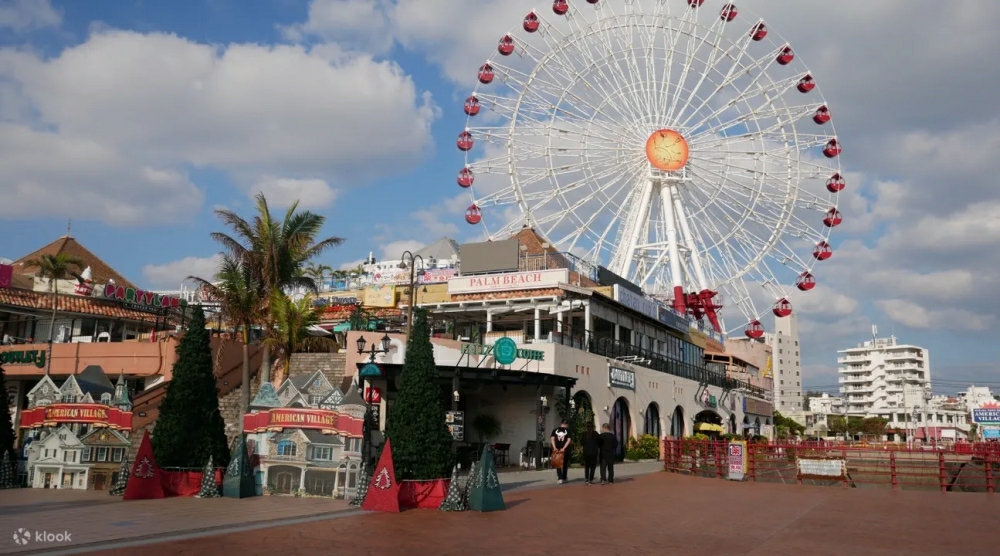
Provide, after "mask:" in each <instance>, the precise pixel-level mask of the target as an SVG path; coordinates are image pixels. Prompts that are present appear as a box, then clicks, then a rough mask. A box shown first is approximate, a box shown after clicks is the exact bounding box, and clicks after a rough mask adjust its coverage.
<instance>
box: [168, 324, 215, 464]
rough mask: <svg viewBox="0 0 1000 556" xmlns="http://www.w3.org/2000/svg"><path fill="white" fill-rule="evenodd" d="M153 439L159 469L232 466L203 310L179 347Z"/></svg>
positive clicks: (190, 325) (189, 326)
mask: <svg viewBox="0 0 1000 556" xmlns="http://www.w3.org/2000/svg"><path fill="white" fill-rule="evenodd" d="M173 375H174V376H173V378H172V379H171V381H170V383H168V384H167V394H166V396H164V398H163V402H162V403H161V404H160V416H159V418H157V420H156V426H155V428H154V434H153V453H154V454H155V455H156V463H157V464H159V465H160V466H161V467H190V468H197V469H201V468H202V466H204V465H205V462H206V461H207V460H208V458H209V457H211V458H212V460H213V461H215V462H217V464H218V465H219V466H220V467H222V466H226V465H229V447H228V446H227V442H226V424H225V422H224V421H223V419H222V414H221V413H219V393H218V390H217V388H216V384H215V374H214V373H213V371H212V346H211V344H210V342H209V337H208V330H206V329H205V313H204V311H202V309H201V307H200V306H195V307H194V314H193V315H192V317H191V323H190V324H189V325H188V329H187V332H185V333H184V337H183V338H181V341H180V344H179V345H178V346H177V362H176V363H175V364H174V372H173Z"/></svg>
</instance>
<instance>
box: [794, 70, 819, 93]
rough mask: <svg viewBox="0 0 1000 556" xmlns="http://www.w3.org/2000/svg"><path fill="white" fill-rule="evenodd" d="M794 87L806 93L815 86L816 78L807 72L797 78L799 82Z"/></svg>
mask: <svg viewBox="0 0 1000 556" xmlns="http://www.w3.org/2000/svg"><path fill="white" fill-rule="evenodd" d="M795 88H796V89H798V90H799V92H800V93H808V92H809V91H811V90H813V89H815V88H816V80H815V79H813V77H812V76H811V75H809V74H808V73H807V74H805V75H804V76H802V79H799V84H798V85H796V86H795Z"/></svg>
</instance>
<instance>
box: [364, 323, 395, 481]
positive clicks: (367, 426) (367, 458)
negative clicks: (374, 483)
mask: <svg viewBox="0 0 1000 556" xmlns="http://www.w3.org/2000/svg"><path fill="white" fill-rule="evenodd" d="M391 342H392V338H390V337H389V335H388V334H386V335H385V336H382V340H381V342H380V343H381V344H382V345H381V349H380V348H379V347H376V345H375V343H374V342H372V347H371V348H369V349H367V350H366V349H365V346H367V345H368V342H367V341H366V340H365V337H364V336H358V355H364V354H366V353H367V354H368V362H369V364H372V365H374V364H375V356H376V355H378V354H381V353H389V344H390V343H391ZM358 378H359V379H360V380H358V385H359V386H360V388H361V395H362V396H364V398H365V421H364V424H363V426H362V428H361V457H363V458H364V465H365V466H367V465H370V464H371V447H372V426H378V424H377V423H372V421H374V418H373V416H372V396H371V392H368V391H366V390H367V389H368V388H370V387H371V379H370V378H369V377H368V376H360V377H358ZM362 380H363V381H364V382H362Z"/></svg>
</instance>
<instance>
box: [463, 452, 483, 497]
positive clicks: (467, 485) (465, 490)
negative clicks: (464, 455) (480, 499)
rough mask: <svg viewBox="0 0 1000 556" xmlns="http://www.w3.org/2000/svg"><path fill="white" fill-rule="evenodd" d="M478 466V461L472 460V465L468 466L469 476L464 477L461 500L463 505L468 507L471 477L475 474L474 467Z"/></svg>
mask: <svg viewBox="0 0 1000 556" xmlns="http://www.w3.org/2000/svg"><path fill="white" fill-rule="evenodd" d="M478 468H479V462H477V461H474V462H472V465H470V466H469V476H468V477H466V478H465V485H464V486H463V487H462V501H463V502H464V503H465V507H466V508H468V507H469V495H470V494H472V478H473V477H475V476H476V469H478Z"/></svg>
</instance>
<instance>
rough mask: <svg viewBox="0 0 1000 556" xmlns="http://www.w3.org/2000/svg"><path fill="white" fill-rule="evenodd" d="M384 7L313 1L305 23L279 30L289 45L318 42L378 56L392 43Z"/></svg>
mask: <svg viewBox="0 0 1000 556" xmlns="http://www.w3.org/2000/svg"><path fill="white" fill-rule="evenodd" d="M384 4H385V3H384V2H383V1H381V0H376V1H372V0H314V1H313V2H312V3H311V4H309V16H308V19H307V20H306V22H305V23H302V24H298V25H290V26H280V27H279V29H280V30H281V32H282V34H283V35H284V36H285V38H286V39H289V40H292V41H303V40H306V39H308V38H318V39H322V40H324V41H330V42H337V43H340V44H343V45H346V46H348V47H353V48H356V49H361V50H364V51H366V52H373V53H382V52H385V51H386V50H388V49H389V48H390V47H391V46H392V43H393V34H392V32H391V29H390V28H389V20H388V18H387V17H386V13H385V11H384V9H383V6H384Z"/></svg>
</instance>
